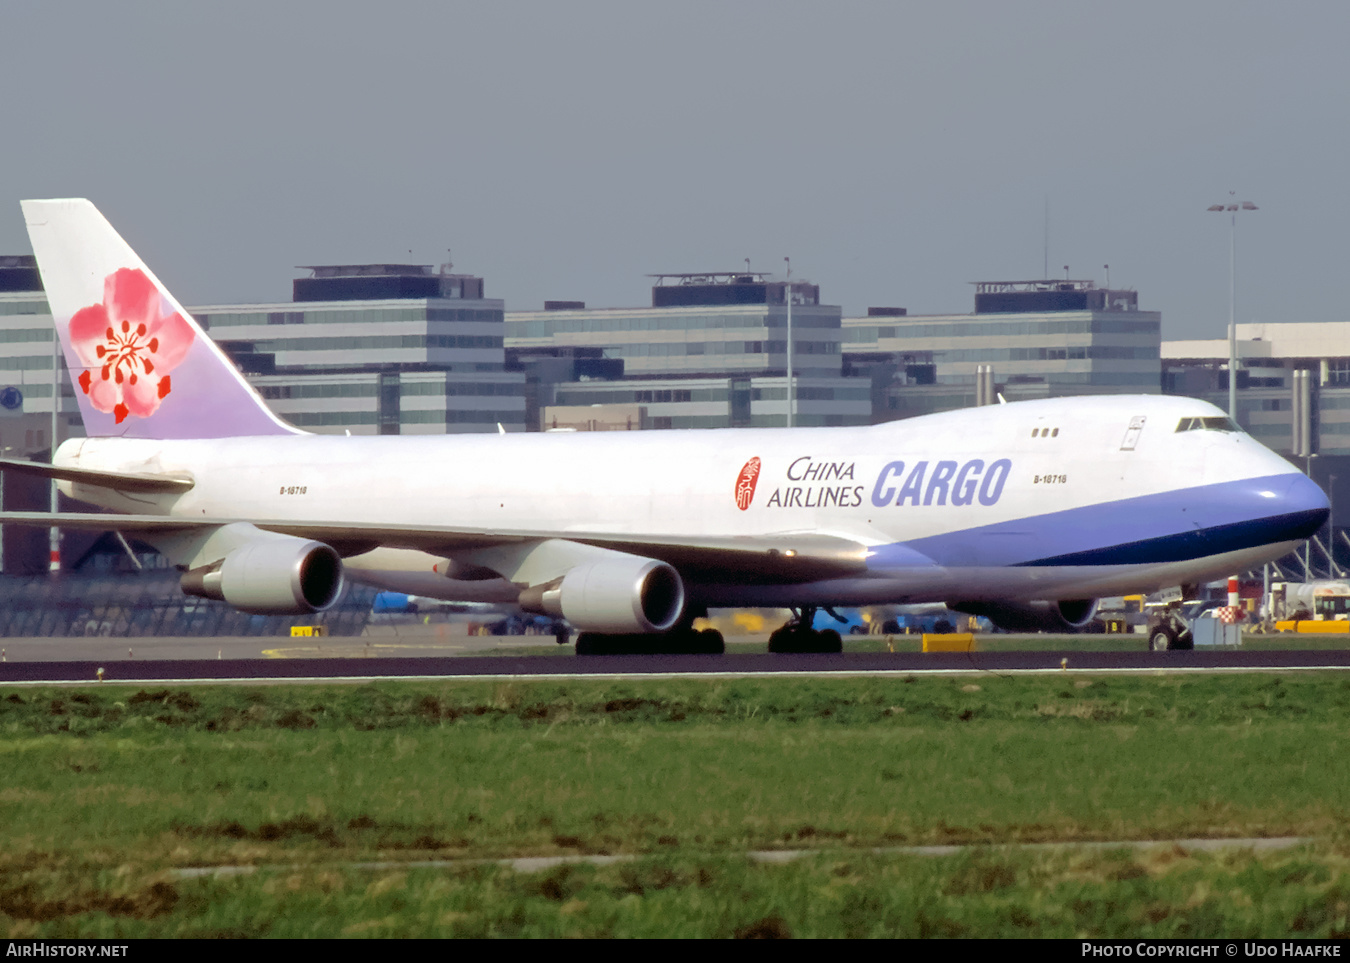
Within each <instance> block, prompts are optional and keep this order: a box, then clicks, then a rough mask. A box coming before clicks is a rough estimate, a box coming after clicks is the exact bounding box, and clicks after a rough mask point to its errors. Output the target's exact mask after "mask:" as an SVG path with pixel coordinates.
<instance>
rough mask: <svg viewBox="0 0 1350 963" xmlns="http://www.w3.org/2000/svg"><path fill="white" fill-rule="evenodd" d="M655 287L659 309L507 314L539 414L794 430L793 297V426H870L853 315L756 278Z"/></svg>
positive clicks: (552, 306) (802, 287)
mask: <svg viewBox="0 0 1350 963" xmlns="http://www.w3.org/2000/svg"><path fill="white" fill-rule="evenodd" d="M653 277H654V279H655V284H654V285H653V287H652V304H651V306H650V307H644V308H602V309H595V308H590V309H588V308H586V307H585V305H584V304H582V303H580V302H571V301H561V302H548V303H546V305H545V309H544V310H543V311H511V312H508V313H507V315H506V346H507V352H508V357H509V358H510V361H511V364H512V366H513V367H515V368H518V369H519V370H521V371H524V372H526V373H527V379H528V384H529V389H530V400H529V402H528V404H529V406H530V410H531V413H532V414H533V413H534V412H542V410H543V409H544V408H545V407H548V406H552V405H558V406H577V405H610V404H617V405H634V404H636V405H642V406H643V407H645V408H646V409H647V415H648V422H647V423H648V424H649V425H650V426H651V427H654V428H726V427H750V426H756V427H759V426H780V425H783V424H785V423H786V419H787V413H788V412H787V404H788V400H787V399H788V390H787V375H786V373H787V354H788V352H787V347H788V335H787V330H788V307H789V305H788V298H789V297H790V298H791V315H792V345H793V369H794V370H795V372H796V406H795V417H794V422H795V423H796V424H798V425H854V424H866V423H867V421H868V419H869V416H870V414H869V413H870V407H871V402H870V393H869V388H868V386H867V385H866V383H864V382H860V381H859V380H858V379H851V378H845V377H844V376H843V374H842V372H841V364H842V353H841V343H842V342H841V338H842V330H841V327H840V316H841V314H842V311H841V310H840V308H839V307H838V306H833V305H823V304H821V303H820V289H819V288H818V287H817V286H815V285H813V284H807V283H804V282H798V281H794V282H792V283H791V284H790V285H789V284H788V282H786V281H772V280H769V279H768V277H767V276H766V275H764V274H755V273H747V272H735V273H703V274H660V275H653ZM533 426H534V427H538V424H537V422H536V423H534V424H533Z"/></svg>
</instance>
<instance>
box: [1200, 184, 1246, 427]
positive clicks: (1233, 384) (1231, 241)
mask: <svg viewBox="0 0 1350 963" xmlns="http://www.w3.org/2000/svg"><path fill="white" fill-rule="evenodd" d="M1233 194H1234V192H1233V191H1229V192H1228V196H1229V197H1232V196H1233ZM1206 210H1209V211H1215V212H1218V213H1225V212H1227V213H1230V214H1231V215H1232V220H1231V221H1230V222H1229V227H1228V417H1229V418H1232V419H1233V421H1234V422H1236V421H1237V420H1238V415H1237V212H1238V211H1255V210H1258V208H1257V206H1256V205H1255V204H1253V203H1252V202H1251V201H1241V202H1238V201H1232V200H1230V201H1229V202H1228V203H1227V204H1211V205H1210V206H1209V207H1207V208H1206Z"/></svg>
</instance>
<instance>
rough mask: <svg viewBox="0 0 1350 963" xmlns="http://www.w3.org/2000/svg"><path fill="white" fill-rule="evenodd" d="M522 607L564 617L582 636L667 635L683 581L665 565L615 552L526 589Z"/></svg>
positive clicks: (674, 618)
mask: <svg viewBox="0 0 1350 963" xmlns="http://www.w3.org/2000/svg"><path fill="white" fill-rule="evenodd" d="M520 607H521V608H523V609H525V610H527V611H530V612H543V613H545V614H547V615H551V616H553V617H554V618H564V619H566V620H567V621H568V622H570V623H572V625H573V626H575V627H576V628H577V629H578V630H580V631H582V632H600V633H615V634H630V633H638V632H665V631H667V630H669V629H671V628H673V627H674V625H675V623H676V622H678V621H679V620H680V616H681V614H683V612H684V583H683V582H682V581H681V580H680V576H679V573H678V572H676V571H675V569H673V568H672V567H671V566H669V565H667V564H666V563H665V562H658V561H656V560H654V559H650V558H641V557H639V556H635V555H621V554H619V553H617V552H616V553H612V555H611V556H609V557H605V558H599V559H595V560H593V561H587V562H582V563H581V564H579V565H577V566H576V567H574V568H572V569H571V570H570V571H568V573H567V574H566V575H564V576H563V577H562V578H561V579H557V580H555V581H553V582H550V583H548V584H546V585H536V586H534V587H532V588H528V589H526V590H525V591H523V592H521V593H520Z"/></svg>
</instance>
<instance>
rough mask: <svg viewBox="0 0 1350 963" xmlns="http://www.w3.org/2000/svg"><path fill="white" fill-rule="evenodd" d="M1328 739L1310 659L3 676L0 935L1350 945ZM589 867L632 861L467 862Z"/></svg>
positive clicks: (1338, 757)
mask: <svg viewBox="0 0 1350 963" xmlns="http://www.w3.org/2000/svg"><path fill="white" fill-rule="evenodd" d="M1348 721H1350V677H1344V676H1342V675H1339V674H1333V673H1326V674H1316V675H1313V674H1305V675H1297V674H1288V675H1224V676H1219V675H1205V676H1185V677H1176V676H1150V677H1136V676H1130V677H1110V678H1107V677H1101V676H1098V677H1079V676H1075V675H1070V674H1064V675H1056V676H1033V677H1026V676H1019V677H1000V676H997V675H992V674H985V675H981V676H978V677H977V676H961V677H953V678H940V679H929V678H924V679H847V680H842V679H824V680H773V681H758V680H638V681H627V680H613V681H608V680H607V681H589V680H578V681H557V682H539V683H533V682H531V683H504V682H455V683H430V682H429V683H387V684H378V685H363V686H261V687H235V686H200V687H191V688H178V687H175V688H173V689H133V688H118V687H112V686H102V687H90V688H84V689H71V688H60V689H33V688H12V689H7V690H4V691H3V692H0V767H2V768H0V772H3V775H2V776H0V820H2V822H0V930H3V931H4V932H5V934H6V935H8V936H20V937H23V936H40V935H42V936H58V935H61V936H70V935H86V936H147V935H154V936H203V935H270V936H302V935H311V936H340V935H370V936H388V935H457V936H459V935H499V936H522V935H610V936H629V935H632V936H639V935H641V936H657V935H676V936H736V935H742V936H748V935H794V936H847V935H876V936H918V935H934V936H942V935H990V936H996V935H1029V936H1086V935H1094V936H1126V937H1132V936H1200V935H1210V936H1232V937H1239V936H1282V935H1308V936H1312V935H1319V936H1327V935H1345V934H1346V933H1347V932H1350V922H1348V921H1347V920H1348V917H1350V873H1347V865H1348V861H1350V834H1347V833H1346V832H1345V829H1344V827H1345V824H1346V816H1347V809H1350V765H1347V763H1346V761H1345V753H1344V749H1343V747H1342V745H1341V742H1340V740H1341V738H1342V737H1343V735H1344V733H1345V732H1346V729H1347V722H1348ZM1285 836H1297V837H1302V838H1306V839H1307V840H1308V842H1307V843H1306V844H1304V845H1301V846H1297V847H1295V848H1292V849H1287V850H1281V851H1278V852H1262V853H1256V852H1253V851H1251V850H1250V849H1240V848H1239V849H1235V850H1231V851H1222V852H1216V853H1207V852H1202V851H1198V850H1186V849H1181V848H1177V847H1174V846H1164V847H1160V848H1153V849H1145V850H1126V849H1109V848H1108V849H1100V848H1085V847H1082V846H1079V847H1076V848H1075V847H1073V846H1070V847H1068V848H1055V847H1043V846H1012V845H1011V844H1047V843H1082V842H1086V841H1129V840H1169V839H1178V838H1196V837H1204V838H1242V837H1285ZM934 843H940V844H951V843H958V844H968V845H970V846H971V847H972V848H970V849H967V850H964V851H962V852H960V853H958V854H955V855H949V856H941V857H934V856H927V855H916V854H914V853H910V852H905V851H904V847H909V846H916V845H923V844H934ZM752 850H785V851H786V850H792V851H798V850H806V851H809V854H808V855H806V856H803V857H801V858H799V859H796V860H793V861H791V862H788V863H786V864H782V865H778V864H765V863H759V862H755V861H752V860H749V859H747V857H746V853H747V852H748V851H752ZM876 850H879V851H876ZM585 854H621V855H626V856H631V857H633V859H631V860H630V861H627V862H622V863H617V864H614V865H604V866H593V865H563V866H556V867H552V868H549V869H547V870H545V871H541V872H537V873H520V872H514V871H512V870H510V869H507V868H505V867H503V866H499V865H496V864H494V863H492V862H489V861H491V860H495V859H500V858H505V857H513V856H548V855H585ZM427 861H438V862H439V863H440V865H437V866H436V867H434V868H433V867H427V866H418V865H416V864H418V863H426V862H427ZM370 863H378V864H380V865H377V866H370V865H358V864H370ZM213 866H215V867H220V866H223V867H244V868H252V869H253V870H254V871H252V872H248V873H245V874H241V875H221V876H207V877H203V878H184V877H183V874H182V873H181V872H179V871H180V870H182V869H184V868H188V867H213Z"/></svg>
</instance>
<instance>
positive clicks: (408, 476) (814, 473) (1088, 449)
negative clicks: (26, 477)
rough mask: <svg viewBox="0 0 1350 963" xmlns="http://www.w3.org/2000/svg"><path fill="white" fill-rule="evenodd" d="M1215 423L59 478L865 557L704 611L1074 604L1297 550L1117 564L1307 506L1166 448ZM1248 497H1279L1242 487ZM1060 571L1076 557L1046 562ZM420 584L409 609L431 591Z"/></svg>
mask: <svg viewBox="0 0 1350 963" xmlns="http://www.w3.org/2000/svg"><path fill="white" fill-rule="evenodd" d="M1214 414H1217V410H1216V409H1214V408H1213V407H1212V406H1210V405H1207V404H1205V403H1203V402H1197V401H1194V400H1191V399H1184V398H1168V397H1159V396H1104V397H1087V398H1073V399H1062V400H1050V401H1041V402H1026V403H1020V404H1010V405H998V406H991V407H985V408H977V409H967V410H963V411H955V412H949V413H944V414H937V415H931V416H926V417H921V418H914V419H910V420H906V421H898V422H891V423H888V424H883V425H877V426H873V427H864V428H798V429H726V430H710V431H653V432H596V433H558V434H547V433H546V434H499V435H467V436H466V435H459V436H434V437H427V436H416V437H409V436H383V437H359V438H356V437H343V436H332V435H298V436H266V437H238V438H222V439H213V440H204V441H196V440H174V441H155V440H131V439H119V438H90V439H80V440H75V441H71V442H67V443H66V444H65V445H63V446H62V447H61V449H60V451H59V452H58V454H57V457H56V459H55V461H56V463H57V464H58V465H61V466H68V467H79V468H86V469H97V470H104V471H120V472H141V473H151V474H163V473H186V474H188V475H190V476H191V477H192V478H193V479H194V481H195V485H194V487H193V488H192V489H191V490H190V491H188V492H186V493H184V494H181V495H134V496H133V495H128V494H121V493H115V492H109V491H107V490H106V489H100V488H94V487H90V486H86V485H81V484H73V485H72V484H69V483H63V486H64V487H65V488H66V490H67V491H68V493H71V494H74V495H75V496H76V497H79V498H82V499H84V500H87V501H91V502H95V503H97V504H100V505H102V506H104V507H107V508H111V509H114V510H117V511H122V512H133V513H140V514H148V513H153V514H168V515H176V516H182V517H186V518H194V517H196V518H201V517H210V518H237V519H241V520H249V521H259V522H260V523H261V522H264V521H315V522H335V521H341V520H353V519H359V520H361V521H362V522H363V523H368V524H375V525H388V526H391V527H402V528H408V527H416V526H427V527H439V528H454V529H462V530H469V531H484V532H492V533H500V534H511V533H526V534H531V535H538V534H539V533H544V534H545V535H547V536H548V537H556V538H563V539H565V538H567V537H568V536H569V534H577V535H595V534H618V535H624V536H631V538H632V540H633V541H636V542H641V541H642V540H643V539H644V538H657V537H687V538H698V537H717V538H727V537H735V536H746V537H760V536H770V535H776V534H786V533H818V534H824V535H831V536H837V537H840V538H844V539H849V540H852V541H855V542H858V543H860V544H862V545H865V546H868V547H869V548H875V549H876V558H877V564H876V565H875V566H871V565H870V564H869V572H868V574H867V575H866V576H865V577H858V578H849V579H844V580H831V581H829V582H817V583H812V584H811V585H810V586H802V585H791V586H778V585H726V584H715V583H712V582H707V581H705V580H703V579H702V578H701V576H700V573H699V572H698V571H687V572H682V573H681V574H682V575H683V576H684V578H685V579H686V581H687V582H688V583H689V585H690V587H691V590H693V591H694V593H695V594H696V595H697V596H698V597H700V598H702V599H704V600H706V601H707V602H709V603H711V604H734V603H737V602H745V603H751V602H758V603H764V604H774V603H778V604H786V603H789V602H792V601H794V600H795V601H798V602H808V603H814V602H822V603H831V604H834V603H838V604H846V603H854V604H861V603H867V602H882V601H895V602H909V601H925V600H943V599H953V598H1009V597H1013V598H1079V597H1088V596H1096V595H1105V594H1119V593H1120V592H1128V591H1135V590H1149V589H1151V588H1156V587H1160V586H1163V585H1168V584H1178V583H1181V582H1187V581H1196V580H1199V579H1205V578H1212V577H1217V576H1220V575H1223V574H1226V573H1227V572H1228V571H1229V570H1233V569H1236V568H1237V567H1239V566H1244V567H1245V566H1246V565H1250V564H1254V563H1256V562H1259V561H1261V560H1264V559H1269V558H1274V557H1278V556H1279V555H1282V554H1284V552H1286V551H1287V550H1288V548H1289V547H1290V545H1291V544H1292V543H1293V541H1294V540H1293V539H1288V538H1281V537H1278V531H1276V530H1275V529H1271V530H1272V531H1276V534H1275V535H1274V536H1271V538H1272V539H1273V540H1267V541H1259V540H1258V541H1257V542H1255V543H1252V544H1241V545H1237V543H1236V542H1234V541H1233V540H1232V538H1230V539H1229V540H1228V541H1225V542H1222V543H1221V544H1220V543H1216V545H1217V546H1218V547H1220V548H1223V549H1224V550H1223V551H1219V552H1215V553H1212V554H1204V553H1200V554H1197V553H1196V552H1195V551H1194V550H1191V549H1184V550H1183V549H1174V548H1170V547H1169V548H1168V549H1167V550H1166V551H1163V552H1162V554H1161V555H1159V556H1158V557H1156V558H1155V557H1152V556H1149V555H1148V553H1147V552H1135V553H1134V554H1135V555H1140V556H1141V557H1140V558H1137V559H1136V558H1134V557H1133V556H1132V555H1131V553H1130V552H1129V551H1125V550H1121V549H1119V548H1118V547H1119V546H1121V545H1125V544H1129V543H1133V542H1136V541H1141V540H1142V541H1147V540H1148V539H1158V538H1164V539H1165V538H1172V539H1173V540H1176V539H1184V538H1185V537H1187V536H1188V533H1189V534H1194V533H1196V532H1201V533H1203V532H1204V531H1206V530H1207V529H1208V528H1214V529H1215V530H1218V529H1219V528H1220V527H1223V526H1227V527H1226V528H1223V530H1224V531H1225V532H1227V531H1230V530H1233V531H1236V530H1237V529H1232V526H1235V525H1236V526H1241V525H1244V524H1245V525H1249V527H1250V526H1256V527H1257V528H1259V527H1260V525H1262V524H1263V521H1262V520H1263V519H1266V518H1274V517H1281V516H1284V515H1288V514H1291V513H1294V512H1297V511H1309V510H1313V511H1315V510H1316V508H1317V503H1316V499H1317V496H1314V495H1313V494H1312V493H1311V492H1310V491H1309V490H1308V488H1307V486H1306V485H1305V484H1304V482H1306V479H1304V477H1303V476H1302V475H1301V473H1299V472H1297V471H1296V470H1295V469H1294V468H1293V467H1292V466H1291V465H1289V463H1288V462H1286V461H1285V460H1284V459H1283V458H1281V457H1279V456H1278V455H1276V454H1274V453H1273V452H1271V451H1269V450H1268V449H1266V448H1264V447H1263V446H1261V445H1260V444H1259V443H1258V442H1256V441H1255V440H1254V439H1252V438H1251V437H1250V436H1249V435H1246V434H1243V433H1241V432H1231V431H1178V430H1177V427H1178V422H1179V420H1180V419H1183V418H1186V417H1189V416H1210V415H1214ZM1132 425H1133V427H1132ZM754 459H758V470H757V471H751V470H749V466H750V465H751V464H752V460H754ZM752 475H753V476H754V477H753V478H751V477H749V476H752ZM1261 479H1274V480H1275V482H1276V484H1270V485H1266V486H1265V487H1262V486H1261V485H1257V486H1256V487H1255V488H1253V489H1251V492H1250V493H1248V492H1247V488H1244V487H1243V486H1244V485H1247V483H1249V482H1252V481H1253V480H1261ZM1286 483H1287V484H1286ZM751 485H752V487H753V490H752V491H747V488H748V487H749V486H751ZM1290 486H1293V487H1290ZM1248 487H1249V488H1250V486H1248ZM1286 489H1287V490H1286ZM1210 492H1213V493H1217V494H1215V495H1214V496H1213V497H1211V496H1210V495H1209V494H1207V493H1210ZM1235 492H1236V493H1237V494H1233V493H1235ZM1173 493H1177V494H1175V495H1174V494H1173ZM1317 494H1318V495H1320V492H1319V493H1317ZM738 496H739V499H738ZM1216 506H1219V507H1216ZM1188 512H1189V514H1187V513H1188ZM1132 513H1133V514H1132ZM1164 516H1166V517H1164ZM1057 520H1062V524H1061V522H1060V521H1057ZM1135 523H1137V534H1138V538H1133V537H1131V534H1130V533H1131V529H1132V527H1133V526H1134V524H1135ZM1262 530H1263V531H1264V529H1262ZM1300 537H1301V536H1300ZM1248 541H1250V539H1249V540H1248ZM386 544H387V546H388V547H391V548H399V547H400V546H399V545H398V544H397V542H396V541H391V542H389V543H386ZM1159 544H1161V543H1159ZM1168 544H1169V545H1170V544H1171V543H1168ZM1235 545H1236V546H1237V547H1234V546H1235ZM1093 552H1105V553H1106V554H1101V555H1100V557H1098V556H1093V555H1092V553H1093ZM1112 552H1114V554H1112ZM1169 552H1170V553H1171V555H1177V556H1178V557H1176V558H1173V557H1171V556H1170V555H1169V554H1168V553H1169ZM1154 554H1155V555H1156V554H1157V553H1156V552H1155V553H1154ZM1062 556H1074V558H1072V559H1069V560H1067V561H1065V562H1063V563H1062V564H1061V563H1055V564H1049V563H1047V562H1046V560H1050V559H1056V558H1060V557H1062ZM1145 556H1147V557H1145ZM1182 556H1185V557H1182ZM354 561H356V563H357V564H355V565H353V566H352V567H351V571H352V574H354V575H355V576H356V577H357V578H360V577H361V566H360V564H359V560H354ZM376 567H378V566H376ZM394 567H395V568H397V567H398V566H394ZM408 567H409V568H422V570H423V572H425V570H426V569H428V568H429V565H426V566H423V565H422V563H421V561H418V562H417V563H415V564H414V565H410V566H408ZM372 581H376V582H377V583H378V584H384V585H386V586H387V587H398V585H397V583H395V584H392V585H391V584H390V583H389V581H388V579H386V580H385V581H383V582H380V581H379V579H372ZM426 581H427V579H426V577H425V575H424V576H423V577H422V578H421V579H419V580H417V581H416V583H415V584H413V583H412V582H411V581H410V582H409V583H408V587H409V590H412V591H417V592H418V593H419V594H435V593H433V592H428V591H426V587H427V586H426V584H425V583H426Z"/></svg>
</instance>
